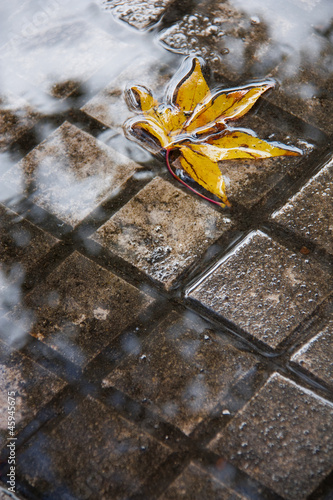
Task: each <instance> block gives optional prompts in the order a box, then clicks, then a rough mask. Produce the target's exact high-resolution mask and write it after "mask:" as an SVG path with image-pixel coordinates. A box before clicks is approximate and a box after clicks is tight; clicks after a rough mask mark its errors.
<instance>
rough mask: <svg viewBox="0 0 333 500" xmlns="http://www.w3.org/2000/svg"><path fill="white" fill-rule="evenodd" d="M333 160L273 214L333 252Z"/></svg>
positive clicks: (283, 223) (280, 220) (294, 229)
mask: <svg viewBox="0 0 333 500" xmlns="http://www.w3.org/2000/svg"><path fill="white" fill-rule="evenodd" d="M332 176H333V160H330V161H329V162H328V163H327V164H326V165H325V167H324V168H322V169H321V170H320V172H318V173H317V174H316V175H315V176H314V177H313V178H312V179H310V180H309V181H308V182H307V183H306V184H305V186H304V187H303V188H302V189H301V190H300V191H299V192H298V193H297V194H296V195H294V196H293V197H292V198H291V199H290V201H289V202H288V203H287V204H286V205H284V206H283V207H282V208H281V209H280V210H278V211H277V212H275V213H274V214H273V219H275V220H276V221H277V222H278V223H279V224H281V225H282V226H285V227H287V228H288V229H291V230H292V231H295V232H296V233H297V234H299V235H301V236H303V237H305V238H308V239H310V240H311V241H313V242H315V243H317V244H318V245H320V246H322V247H323V248H325V250H327V251H328V252H330V253H333V201H332V200H333V183H332Z"/></svg>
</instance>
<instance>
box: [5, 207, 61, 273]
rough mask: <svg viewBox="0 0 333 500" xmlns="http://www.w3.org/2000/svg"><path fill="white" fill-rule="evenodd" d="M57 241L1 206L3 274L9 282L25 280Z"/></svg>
mask: <svg viewBox="0 0 333 500" xmlns="http://www.w3.org/2000/svg"><path fill="white" fill-rule="evenodd" d="M57 241H58V240H57V239H56V238H54V237H53V236H51V235H50V234H47V233H45V232H44V231H42V230H41V229H39V228H38V227H36V226H35V225H34V224H32V223H31V222H29V221H27V220H24V219H23V218H22V217H20V216H19V215H18V214H17V213H15V212H13V211H12V210H9V209H7V208H5V207H4V206H3V205H1V204H0V272H1V273H4V274H5V275H6V276H7V277H8V278H9V279H10V281H13V280H16V279H23V278H24V275H25V273H26V272H29V271H31V270H32V269H33V268H34V267H36V266H37V264H38V262H39V260H40V259H41V258H42V257H43V256H44V255H45V254H46V253H47V252H48V251H49V250H50V249H51V248H52V247H53V245H55V244H56V243H57Z"/></svg>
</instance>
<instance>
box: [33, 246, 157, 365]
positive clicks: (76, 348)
mask: <svg viewBox="0 0 333 500" xmlns="http://www.w3.org/2000/svg"><path fill="white" fill-rule="evenodd" d="M151 303H152V299H151V298H150V297H148V296H147V295H145V294H144V293H141V292H139V291H138V290H137V289H136V288H134V287H133V286H132V285H129V284H128V283H126V282H125V281H123V280H122V279H120V278H118V277H116V276H114V275H113V274H112V273H111V272H109V271H107V270H105V269H103V268H102V267H100V266H98V265H97V264H95V263H94V262H92V261H90V260H89V259H87V258H85V257H83V256H81V255H80V254H78V253H77V252H74V254H72V255H71V256H70V257H68V258H67V259H66V260H65V261H64V262H63V263H62V264H61V265H60V266H59V267H57V268H56V270H55V271H53V272H52V273H51V274H50V275H49V276H48V278H47V279H46V281H45V283H43V284H40V285H38V286H37V287H36V288H34V290H33V291H32V292H30V294H28V296H27V297H26V300H25V306H26V307H28V308H30V309H31V310H32V311H33V312H34V314H35V321H34V323H33V324H32V325H31V328H30V333H31V335H33V336H34V337H37V338H38V339H39V340H41V341H43V342H45V343H46V344H47V345H49V346H50V347H51V348H52V349H55V350H56V351H58V352H60V353H61V354H62V355H63V356H64V357H65V358H66V359H69V360H71V361H72V362H74V363H76V364H77V365H79V366H81V367H82V366H84V365H85V364H86V363H87V362H89V361H90V360H91V359H92V358H93V357H95V356H96V354H98V352H100V351H101V350H102V349H103V347H105V346H106V345H107V344H109V343H110V342H111V341H112V339H114V338H115V337H116V336H117V335H118V334H119V333H121V332H122V331H123V330H124V328H126V327H127V326H129V325H130V324H131V323H132V322H134V321H135V319H136V318H137V317H138V315H139V314H140V312H142V311H143V310H144V309H145V308H146V307H147V306H148V305H149V304H151Z"/></svg>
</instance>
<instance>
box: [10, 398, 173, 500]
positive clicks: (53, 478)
mask: <svg viewBox="0 0 333 500" xmlns="http://www.w3.org/2000/svg"><path fill="white" fill-rule="evenodd" d="M69 432H70V436H69ZM83 436H84V439H83ZM69 437H70V438H69ZM169 454H170V452H169V450H168V449H167V447H165V446H163V445H162V444H160V443H158V442H157V441H156V440H155V439H153V438H152V437H150V436H149V435H148V434H146V433H144V432H142V431H141V430H140V429H139V428H137V427H136V426H135V425H133V424H132V423H130V422H129V421H127V420H125V419H124V418H122V417H120V416H119V415H117V414H116V413H115V412H114V411H113V410H112V409H110V408H107V407H106V406H104V405H103V404H101V403H99V402H98V401H96V400H94V399H92V398H91V397H88V398H86V399H85V400H84V401H83V402H82V403H80V404H79V405H78V407H77V408H76V409H75V410H74V411H72V412H71V413H70V414H69V415H68V416H67V417H66V418H65V419H63V420H62V421H61V422H60V423H59V425H57V426H56V427H55V428H54V429H53V430H52V431H49V432H48V433H47V434H46V433H44V434H41V433H40V434H39V435H37V436H35V437H34V438H33V439H32V440H31V441H30V443H29V446H28V447H27V448H26V450H24V451H23V452H22V453H20V454H19V455H18V467H17V469H18V473H19V474H21V475H22V476H23V477H24V478H25V479H26V480H27V481H28V482H29V483H30V484H31V485H33V486H34V487H35V488H37V490H38V491H39V493H40V494H42V495H44V496H52V497H53V498H65V494H66V498H67V496H68V498H80V499H86V500H88V499H89V500H90V499H91V500H92V499H96V498H103V499H111V498H112V500H122V499H124V498H129V497H130V495H131V494H133V493H134V492H135V491H136V490H137V489H138V488H139V487H140V486H141V485H142V483H143V482H144V481H145V480H146V478H147V475H148V474H151V473H152V472H153V471H154V470H156V468H157V467H158V466H159V465H160V464H161V463H162V462H163V461H164V460H165V459H166V458H167V457H168V455H169ZM78 464H79V466H78Z"/></svg>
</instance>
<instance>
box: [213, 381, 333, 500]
mask: <svg viewBox="0 0 333 500" xmlns="http://www.w3.org/2000/svg"><path fill="white" fill-rule="evenodd" d="M332 425H333V405H332V404H331V403H330V402H329V401H326V400H325V399H323V398H321V397H319V396H317V395H316V394H314V393H313V392H311V391H309V390H307V389H305V388H303V387H301V386H299V385H297V384H296V383H294V382H292V381H291V380H288V379H287V378H284V377H282V376H281V375H279V374H278V373H274V374H273V375H272V376H271V377H270V378H269V380H268V381H267V382H266V384H265V385H264V387H263V388H262V389H261V390H260V391H259V392H258V393H257V394H256V396H254V398H252V399H251V401H250V402H249V403H248V404H247V405H246V406H245V407H244V408H243V409H242V410H240V412H239V413H238V414H237V415H236V416H235V417H234V418H233V419H232V420H231V421H230V423H229V424H228V425H227V427H226V428H225V429H224V430H223V431H222V432H221V433H220V434H218V435H217V436H216V438H214V440H213V441H212V442H211V444H210V448H211V449H213V450H214V451H216V452H218V453H220V454H221V455H222V456H223V457H227V458H228V459H230V460H231V461H232V462H233V463H234V464H235V465H236V466H237V467H239V468H240V469H242V470H244V471H245V472H246V473H247V474H249V475H250V476H252V477H254V478H255V479H257V480H259V481H261V482H262V483H263V484H265V485H266V486H268V487H269V488H271V489H272V490H273V491H275V492H276V493H278V494H280V495H281V496H282V497H283V498H286V499H288V500H302V499H305V498H306V497H307V496H308V495H309V494H310V493H311V492H312V491H313V490H314V489H315V488H316V487H317V486H318V485H319V484H320V482H321V481H322V479H323V478H324V477H325V476H326V475H327V474H328V473H329V472H330V471H331V470H332V468H333V437H332V432H331V430H332Z"/></svg>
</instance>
